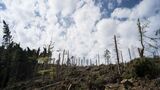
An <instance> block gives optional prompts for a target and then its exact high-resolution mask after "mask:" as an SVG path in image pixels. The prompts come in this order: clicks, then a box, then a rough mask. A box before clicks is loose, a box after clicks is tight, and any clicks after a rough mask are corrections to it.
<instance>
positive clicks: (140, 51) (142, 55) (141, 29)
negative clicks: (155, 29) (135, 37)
mask: <svg viewBox="0 0 160 90" xmlns="http://www.w3.org/2000/svg"><path fill="white" fill-rule="evenodd" d="M137 26H138V31H139V36H140V43H141V47H142V48H138V52H139V56H140V57H141V58H143V57H144V49H145V47H144V28H145V27H146V26H142V25H141V22H140V20H139V19H138V22H137Z"/></svg>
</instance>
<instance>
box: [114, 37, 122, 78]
mask: <svg viewBox="0 0 160 90" xmlns="http://www.w3.org/2000/svg"><path fill="white" fill-rule="evenodd" d="M114 43H115V49H116V55H117V67H118V74H119V75H120V74H121V71H120V62H119V53H118V46H117V38H116V35H114Z"/></svg>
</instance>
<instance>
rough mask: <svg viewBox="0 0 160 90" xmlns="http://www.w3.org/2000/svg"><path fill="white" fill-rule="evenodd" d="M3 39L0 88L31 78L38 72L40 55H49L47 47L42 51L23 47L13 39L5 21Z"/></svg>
mask: <svg viewBox="0 0 160 90" xmlns="http://www.w3.org/2000/svg"><path fill="white" fill-rule="evenodd" d="M3 33H4V35H3V41H2V46H0V88H4V87H6V86H7V85H12V84H13V83H15V82H18V81H23V80H27V79H31V78H33V77H34V75H35V74H36V65H37V63H38V61H37V59H38V57H42V56H47V55H48V53H47V51H46V48H44V50H43V52H41V53H40V48H38V49H37V50H35V49H33V50H31V49H30V48H27V49H23V48H21V46H20V44H17V43H15V42H14V41H13V40H12V35H11V32H10V30H9V27H8V24H6V22H5V21H3Z"/></svg>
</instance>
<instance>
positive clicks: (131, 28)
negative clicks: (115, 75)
mask: <svg viewBox="0 0 160 90" xmlns="http://www.w3.org/2000/svg"><path fill="white" fill-rule="evenodd" d="M138 18H139V19H140V20H141V22H142V24H147V23H148V27H147V28H146V31H147V34H148V35H149V36H154V32H155V30H157V29H159V28H160V0H0V29H1V30H0V42H2V36H3V30H2V28H3V24H2V20H5V21H6V22H7V23H8V24H9V27H10V30H11V34H12V36H13V40H14V41H15V42H17V43H20V44H21V46H22V47H23V48H26V47H30V48H32V49H37V48H38V47H44V46H46V45H49V43H50V41H53V42H55V44H54V46H55V48H54V52H53V53H54V55H55V56H56V55H57V50H58V51H62V50H63V49H65V50H69V51H70V53H71V55H73V56H76V57H86V58H91V59H95V58H96V56H97V54H99V55H100V58H101V62H102V63H103V59H104V58H103V54H104V50H105V49H108V50H110V52H111V56H112V62H115V51H114V40H113V36H114V35H117V37H118V48H119V50H120V51H122V54H123V58H124V60H125V61H127V60H129V55H128V48H130V49H131V54H132V57H133V58H135V57H137V56H138V54H137V48H138V47H141V46H140V43H139V37H138V35H139V34H138V29H137V19H138ZM146 54H148V53H147V52H146Z"/></svg>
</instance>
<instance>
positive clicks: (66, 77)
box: [5, 58, 160, 90]
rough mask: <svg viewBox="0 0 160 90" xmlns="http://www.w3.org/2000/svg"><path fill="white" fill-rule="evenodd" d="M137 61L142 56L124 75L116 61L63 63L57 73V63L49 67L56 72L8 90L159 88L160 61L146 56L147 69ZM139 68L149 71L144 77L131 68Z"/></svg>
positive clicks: (37, 77) (124, 68)
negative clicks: (106, 62) (81, 64)
mask: <svg viewBox="0 0 160 90" xmlns="http://www.w3.org/2000/svg"><path fill="white" fill-rule="evenodd" d="M137 62H139V59H135V60H132V61H131V62H129V63H126V64H124V67H123V68H121V70H122V74H121V75H118V73H117V66H116V65H114V64H110V65H100V66H83V67H82V66H66V65H60V66H59V67H60V68H59V69H58V71H59V72H58V76H57V71H56V66H55V65H54V66H53V65H49V66H48V68H49V67H52V68H55V72H54V74H49V73H46V74H45V75H44V77H43V75H40V74H37V76H36V77H34V78H33V79H31V80H27V81H23V82H17V83H15V84H14V85H11V86H8V87H7V88H6V89H5V90H127V88H128V89H129V90H160V73H159V70H160V68H159V66H160V60H159V59H152V58H146V60H145V61H144V62H143V63H141V64H140V65H141V66H143V65H142V64H144V63H146V64H145V68H147V69H145V68H144V67H139V66H138V63H137ZM122 65H123V64H121V66H122ZM136 65H137V66H136ZM151 65H152V67H155V68H152V67H150V66H151ZM40 66H41V65H39V67H40ZM136 67H138V68H139V70H140V69H143V70H146V71H142V72H141V73H146V74H144V76H141V74H139V73H138V72H137V71H132V69H135V68H136ZM157 69H158V71H157V72H153V70H154V71H155V70H157ZM48 71H49V69H48ZM53 71H54V70H53ZM45 72H46V71H45ZM49 72H50V71H49ZM132 73H135V74H132ZM156 73H157V75H156ZM52 75H54V76H55V77H52ZM137 75H139V76H137Z"/></svg>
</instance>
